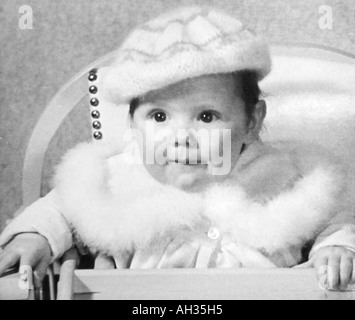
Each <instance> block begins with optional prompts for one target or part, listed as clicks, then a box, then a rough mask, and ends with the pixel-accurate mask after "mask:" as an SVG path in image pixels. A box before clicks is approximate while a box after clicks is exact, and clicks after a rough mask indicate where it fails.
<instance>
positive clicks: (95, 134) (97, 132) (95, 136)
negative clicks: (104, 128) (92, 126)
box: [94, 131, 102, 140]
mask: <svg viewBox="0 0 355 320" xmlns="http://www.w3.org/2000/svg"><path fill="white" fill-rule="evenodd" d="M94 138H95V139H96V140H101V139H102V133H101V132H100V131H95V132H94Z"/></svg>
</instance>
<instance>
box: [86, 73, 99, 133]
mask: <svg viewBox="0 0 355 320" xmlns="http://www.w3.org/2000/svg"><path fill="white" fill-rule="evenodd" d="M88 79H89V81H90V82H95V81H96V80H97V69H92V70H91V71H90V73H89V77H88ZM97 91H98V89H97V87H96V86H95V85H92V86H90V87H89V92H90V94H96V93H97ZM99 103H100V102H99V100H98V99H97V98H92V99H91V100H90V104H91V105H92V106H93V107H97V106H98V105H99ZM91 117H92V118H94V119H96V120H95V121H94V122H93V123H92V126H93V128H94V129H95V130H100V129H101V122H100V121H98V120H97V119H99V118H100V112H99V111H98V110H94V111H92V112H91ZM93 136H94V139H96V140H101V139H102V133H101V132H100V131H95V132H94V135H93Z"/></svg>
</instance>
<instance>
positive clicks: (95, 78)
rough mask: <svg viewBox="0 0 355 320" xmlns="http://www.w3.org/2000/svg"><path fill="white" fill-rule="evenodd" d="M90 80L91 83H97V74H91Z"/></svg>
mask: <svg viewBox="0 0 355 320" xmlns="http://www.w3.org/2000/svg"><path fill="white" fill-rule="evenodd" d="M88 79H89V81H96V80H97V75H96V74H95V73H90V75H89V77H88Z"/></svg>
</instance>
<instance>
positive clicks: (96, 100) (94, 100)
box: [90, 98, 99, 107]
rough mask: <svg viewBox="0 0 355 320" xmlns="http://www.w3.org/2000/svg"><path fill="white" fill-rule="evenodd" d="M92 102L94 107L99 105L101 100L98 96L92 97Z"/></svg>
mask: <svg viewBox="0 0 355 320" xmlns="http://www.w3.org/2000/svg"><path fill="white" fill-rule="evenodd" d="M90 104H91V105H92V106H93V107H97V106H98V105H99V100H98V99H96V98H92V99H91V100H90Z"/></svg>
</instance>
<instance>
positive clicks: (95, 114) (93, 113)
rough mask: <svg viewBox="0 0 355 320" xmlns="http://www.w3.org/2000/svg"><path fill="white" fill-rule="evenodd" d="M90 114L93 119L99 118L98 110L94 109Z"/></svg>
mask: <svg viewBox="0 0 355 320" xmlns="http://www.w3.org/2000/svg"><path fill="white" fill-rule="evenodd" d="M91 116H92V117H93V118H94V119H99V118H100V112H99V111H97V110H94V111H93V112H91Z"/></svg>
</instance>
